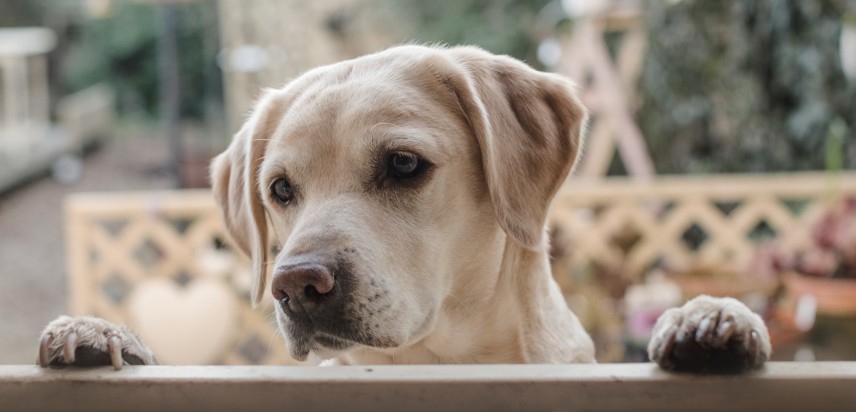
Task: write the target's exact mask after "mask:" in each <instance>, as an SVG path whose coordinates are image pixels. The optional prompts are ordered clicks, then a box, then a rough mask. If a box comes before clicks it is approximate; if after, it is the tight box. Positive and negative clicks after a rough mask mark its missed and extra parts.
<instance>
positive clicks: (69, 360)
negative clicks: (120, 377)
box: [38, 316, 157, 370]
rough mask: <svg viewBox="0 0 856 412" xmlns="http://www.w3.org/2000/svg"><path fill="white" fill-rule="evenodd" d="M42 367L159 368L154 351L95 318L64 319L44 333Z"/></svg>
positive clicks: (126, 332)
mask: <svg viewBox="0 0 856 412" xmlns="http://www.w3.org/2000/svg"><path fill="white" fill-rule="evenodd" d="M38 363H39V365H41V366H42V367H43V368H46V367H48V366H52V367H62V366H82V367H86V366H103V365H113V368H114V369H116V370H119V369H122V365H157V359H156V358H155V356H154V354H153V353H152V351H151V350H150V349H149V348H147V347H146V346H145V345H143V343H142V342H141V341H140V338H139V337H137V335H136V334H135V333H134V332H131V330H130V329H128V328H127V327H125V326H122V325H114V324H112V323H110V322H107V321H105V320H103V319H99V318H94V317H91V316H78V317H69V316H60V317H59V318H57V319H56V320H54V321H53V322H51V323H49V324H48V326H47V327H45V329H44V330H43V331H42V336H41V339H40V342H39V359H38Z"/></svg>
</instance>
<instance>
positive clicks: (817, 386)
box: [0, 362, 856, 412]
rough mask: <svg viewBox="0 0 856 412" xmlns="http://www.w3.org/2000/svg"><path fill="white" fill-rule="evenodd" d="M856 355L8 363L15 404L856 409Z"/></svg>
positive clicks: (9, 404)
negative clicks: (710, 363)
mask: <svg viewBox="0 0 856 412" xmlns="http://www.w3.org/2000/svg"><path fill="white" fill-rule="evenodd" d="M854 388H856V362H817V363H770V364H768V365H767V366H766V367H765V368H764V369H763V370H761V371H759V372H756V373H753V374H749V375H746V376H694V375H680V374H670V373H666V372H663V371H661V370H659V369H658V368H657V367H656V366H655V365H653V364H601V365H457V366H369V367H331V368H316V367H299V366H280V367H277V366H231V367H226V366H183V367H179V366H143V367H126V368H125V369H124V370H122V371H119V372H114V371H113V370H112V369H110V368H98V369H89V370H43V369H41V368H39V367H37V366H0V409H2V410H3V411H7V412H13V411H48V410H50V411H77V410H81V411H89V412H96V411H115V412H119V411H159V412H165V411H184V410H200V411H207V412H214V411H232V410H236V411H237V410H240V411H256V410H259V411H261V410H264V411H271V410H277V411H301V412H309V411H320V410H330V411H337V412H341V411H348V412H357V411H369V410H371V411H378V410H397V411H457V410H466V411H524V410H527V411H533V410H538V411H547V410H552V411H617V410H634V411H725V410H728V411H743V410H745V411H777V412H781V411H853V410H854V409H856V390H854Z"/></svg>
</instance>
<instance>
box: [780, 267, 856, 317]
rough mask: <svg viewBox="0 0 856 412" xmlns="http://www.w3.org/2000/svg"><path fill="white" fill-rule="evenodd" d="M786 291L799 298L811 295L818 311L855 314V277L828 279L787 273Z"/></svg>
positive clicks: (831, 313)
mask: <svg viewBox="0 0 856 412" xmlns="http://www.w3.org/2000/svg"><path fill="white" fill-rule="evenodd" d="M784 281H785V286H786V287H787V290H788V293H789V294H790V295H791V296H792V297H793V298H794V299H799V298H800V297H801V296H803V295H812V296H814V298H815V300H816V301H817V311H818V313H823V314H826V315H841V316H847V315H850V316H856V279H830V278H818V277H811V276H805V275H800V274H798V273H789V274H787V275H785V276H784Z"/></svg>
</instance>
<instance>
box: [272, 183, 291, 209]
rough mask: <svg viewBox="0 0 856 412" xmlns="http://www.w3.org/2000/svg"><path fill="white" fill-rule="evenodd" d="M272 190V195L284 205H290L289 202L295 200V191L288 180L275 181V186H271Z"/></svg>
mask: <svg viewBox="0 0 856 412" xmlns="http://www.w3.org/2000/svg"><path fill="white" fill-rule="evenodd" d="M270 190H271V194H273V196H274V197H275V198H276V199H277V200H279V201H280V202H282V203H283V204H288V202H290V201H291V199H293V198H294V189H293V188H292V187H291V184H290V183H288V180H285V179H277V180H275V181H274V182H273V185H271V189H270Z"/></svg>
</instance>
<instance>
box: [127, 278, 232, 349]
mask: <svg viewBox="0 0 856 412" xmlns="http://www.w3.org/2000/svg"><path fill="white" fill-rule="evenodd" d="M128 315H129V316H128V317H129V319H128V320H129V326H130V327H131V329H133V330H135V331H136V332H137V333H138V334H139V335H140V338H141V339H142V340H143V342H144V343H145V344H147V345H148V346H149V348H151V349H152V351H154V353H155V356H157V357H158V360H159V361H160V363H162V364H167V365H204V364H211V363H214V362H217V361H218V360H220V358H221V357H222V355H223V354H224V353H225V352H226V350H227V349H228V347H229V345H230V343H231V342H232V340H233V339H232V337H233V336H234V334H233V332H234V330H235V321H236V318H237V316H236V304H235V300H234V298H233V297H232V294H231V293H230V291H229V289H228V288H227V287H226V286H224V285H223V284H222V283H220V282H216V281H210V280H194V281H192V282H190V283H189V284H188V285H187V287H184V288H180V287H179V286H178V285H176V284H175V283H174V282H172V281H170V280H168V279H155V280H150V281H146V282H143V283H140V284H138V285H137V286H135V288H134V292H133V293H132V295H131V296H130V297H129V298H128Z"/></svg>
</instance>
